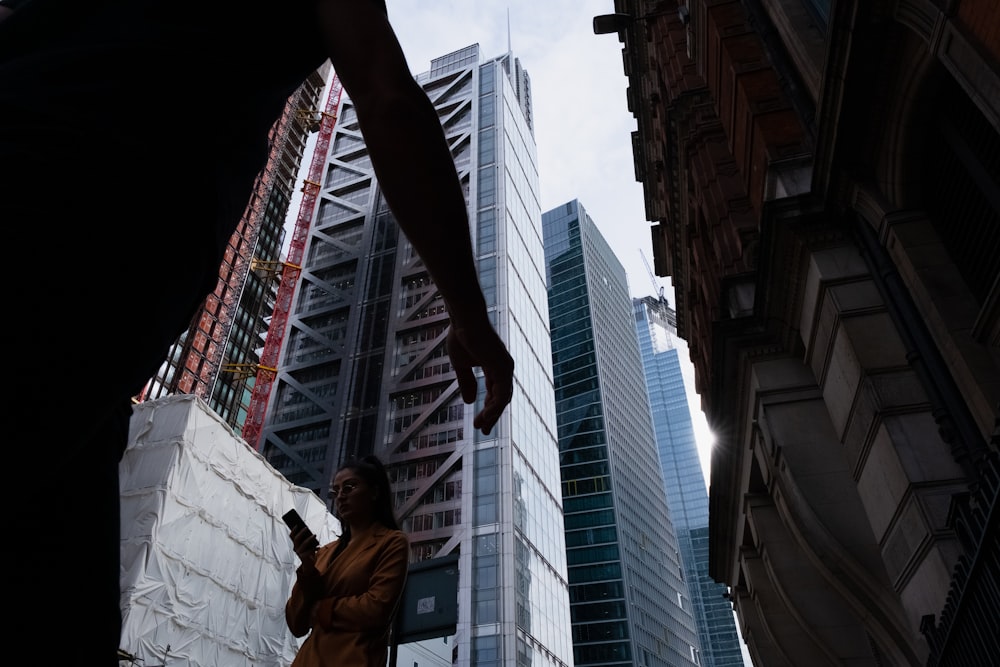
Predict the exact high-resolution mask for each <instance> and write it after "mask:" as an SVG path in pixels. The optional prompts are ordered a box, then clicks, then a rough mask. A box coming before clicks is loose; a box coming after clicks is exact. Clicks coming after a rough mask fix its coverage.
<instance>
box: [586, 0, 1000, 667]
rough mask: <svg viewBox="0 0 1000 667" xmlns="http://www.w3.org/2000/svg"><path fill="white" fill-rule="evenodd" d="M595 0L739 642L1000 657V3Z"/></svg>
mask: <svg viewBox="0 0 1000 667" xmlns="http://www.w3.org/2000/svg"><path fill="white" fill-rule="evenodd" d="M611 4H612V3H609V9H612V10H613V11H614V13H613V14H609V15H606V16H601V17H597V18H595V23H594V27H595V32H598V33H605V32H616V33H617V34H618V37H619V39H620V40H621V41H622V42H623V44H624V64H625V71H626V74H627V75H628V77H629V92H628V100H627V103H628V105H629V108H630V110H631V111H632V112H633V114H634V115H635V117H636V120H637V125H638V128H637V130H636V132H635V133H634V135H633V147H634V154H635V169H636V178H637V180H639V181H641V182H642V183H643V186H644V192H645V198H646V212H647V217H648V219H649V220H650V221H651V223H652V236H653V249H654V268H655V271H656V273H658V274H659V275H664V276H670V277H671V279H672V281H673V284H674V286H675V290H676V294H675V300H676V306H677V328H678V332H679V334H680V335H681V336H682V337H683V338H685V339H686V340H687V342H688V346H689V349H690V355H691V361H692V362H693V364H694V366H695V369H696V382H697V389H698V392H699V393H700V395H701V397H702V403H703V408H704V410H705V412H706V414H707V416H708V419H709V422H710V424H711V426H712V428H713V430H714V431H715V433H716V436H717V439H718V444H717V446H716V449H715V451H714V452H713V460H712V474H711V488H710V520H709V522H710V559H711V565H710V572H711V574H712V576H713V577H714V578H715V579H716V580H717V581H720V582H723V583H726V584H728V585H729V586H730V596H731V600H732V602H733V605H734V609H735V611H736V613H737V616H738V618H739V622H740V624H741V626H742V631H743V636H744V638H745V639H746V640H747V643H748V647H749V649H750V652H751V655H752V657H753V659H754V663H755V664H756V665H758V666H767V667H771V666H773V665H791V666H799V665H810V666H812V665H840V664H852V665H923V664H954V665H985V664H1000V657H998V655H1000V644H998V641H1000V640H998V636H1000V628H998V620H997V619H998V618H1000V592H998V591H1000V585H998V577H1000V574H998V569H1000V551H998V549H1000V547H998V544H1000V540H998V538H997V526H996V522H997V514H996V512H995V508H996V499H997V489H998V486H1000V481H998V477H1000V474H998V470H1000V469H998V463H997V450H998V447H1000V437H998V410H1000V279H998V276H1000V4H998V3H996V2H995V1H994V0H895V1H891V0H742V1H741V0H687V2H686V4H685V3H684V2H678V1H677V0H661V1H643V0H615V2H614V3H613V7H612V6H610V5H611Z"/></svg>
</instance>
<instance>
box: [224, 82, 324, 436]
mask: <svg viewBox="0 0 1000 667" xmlns="http://www.w3.org/2000/svg"><path fill="white" fill-rule="evenodd" d="M342 92H343V87H342V86H341V84H340V78H339V77H338V76H337V74H336V72H334V74H333V80H332V81H331V83H330V93H329V95H328V96H327V100H326V110H325V111H323V112H322V115H321V119H320V126H319V134H318V135H317V137H316V146H315V149H314V151H313V156H312V162H311V164H310V165H309V173H308V175H307V176H306V179H305V182H304V183H303V185H302V200H301V201H300V203H299V214H298V217H297V218H296V220H295V227H294V229H293V231H292V238H291V242H290V244H289V247H288V259H287V260H286V261H285V263H284V266H283V268H282V271H281V282H280V283H279V284H278V293H277V298H276V299H275V303H274V312H273V313H272V315H271V323H270V325H269V326H268V329H267V338H266V340H265V341H264V350H263V351H262V352H261V355H260V364H259V365H258V368H257V379H256V382H255V383H254V388H253V394H252V395H251V397H250V405H249V407H248V410H247V419H246V423H245V424H244V426H243V433H242V437H243V439H244V440H245V441H246V443H247V444H248V445H249V446H250V448H251V449H255V450H256V449H259V448H260V442H259V440H260V434H261V431H262V429H263V427H264V418H265V416H266V415H267V404H268V400H269V399H270V396H271V388H272V386H273V385H274V379H275V377H276V376H277V374H278V358H279V355H280V354H281V345H282V342H283V340H284V338H285V332H286V330H287V328H288V316H289V314H290V313H291V310H292V297H293V296H294V294H295V286H296V284H297V283H298V280H299V275H300V274H301V273H302V257H303V254H304V252H305V246H306V239H307V237H308V235H309V227H310V225H311V224H312V216H313V209H314V208H315V205H316V199H317V197H318V196H319V191H320V188H321V187H322V178H323V169H324V167H325V166H326V156H327V152H328V151H329V147H330V139H331V137H332V136H333V127H334V125H336V124H337V106H338V105H339V104H340V96H341V93H342Z"/></svg>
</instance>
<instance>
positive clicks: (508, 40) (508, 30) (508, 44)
mask: <svg viewBox="0 0 1000 667" xmlns="http://www.w3.org/2000/svg"><path fill="white" fill-rule="evenodd" d="M511 52H512V51H511V48H510V6H508V7H507V53H511Z"/></svg>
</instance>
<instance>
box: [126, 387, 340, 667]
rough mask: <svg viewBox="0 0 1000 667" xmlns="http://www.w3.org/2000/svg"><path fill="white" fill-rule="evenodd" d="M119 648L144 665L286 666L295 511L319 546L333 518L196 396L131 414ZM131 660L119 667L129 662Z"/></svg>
mask: <svg viewBox="0 0 1000 667" xmlns="http://www.w3.org/2000/svg"><path fill="white" fill-rule="evenodd" d="M120 472H121V516H122V539H121V558H122V569H121V587H122V616H123V627H122V638H121V643H120V647H121V649H123V650H124V651H127V652H128V653H130V654H132V655H134V656H136V657H138V658H140V659H141V662H137V663H136V664H137V665H142V666H143V667H152V666H153V665H162V664H164V655H165V652H166V649H167V646H168V645H169V647H170V650H169V654H168V655H167V656H166V664H167V665H168V666H169V667H195V666H203V667H230V666H232V667H245V666H250V665H252V666H254V667H272V666H273V667H284V666H287V665H288V664H290V663H291V661H292V659H293V658H294V657H295V653H296V651H297V649H298V646H299V641H298V640H296V639H295V638H294V637H293V636H292V635H291V633H290V632H289V631H288V628H287V627H286V625H285V616H284V607H285V600H286V599H287V597H288V594H289V592H290V591H291V586H292V583H293V581H294V577H295V568H296V567H297V566H298V563H299V561H298V558H297V557H296V556H295V552H294V551H292V543H291V540H290V539H289V538H288V529H287V527H286V526H285V524H284V523H283V522H282V520H281V515H282V514H284V512H285V511H287V510H288V509H290V508H292V507H294V508H296V509H297V510H298V512H299V514H301V515H302V517H303V518H304V519H305V521H306V523H307V524H308V525H309V527H310V528H312V529H313V531H315V532H316V533H317V535H318V537H319V540H320V543H326V542H328V541H330V540H332V539H334V538H335V536H336V535H337V534H338V533H339V525H338V523H337V520H336V519H334V518H333V516H332V515H330V514H329V512H328V511H327V508H326V505H325V504H324V503H323V501H322V500H320V499H319V498H318V497H317V496H316V494H314V493H313V492H312V491H310V490H308V489H305V488H302V487H299V486H295V485H293V484H291V483H290V482H289V481H288V480H286V479H285V478H284V477H283V476H281V474H279V473H278V472H277V471H276V470H275V469H274V468H273V467H271V465H270V464H268V463H267V461H265V460H264V459H263V457H261V456H260V455H259V454H258V453H256V452H254V451H253V450H251V449H250V448H249V447H248V446H247V444H246V442H244V441H243V440H241V439H240V438H239V437H237V436H236V435H234V433H233V431H232V429H231V428H230V427H229V426H228V425H227V424H226V423H225V422H224V421H222V419H220V418H219V417H218V415H216V414H215V413H214V412H212V411H211V410H210V409H208V407H207V406H206V405H205V403H204V402H203V401H202V400H201V399H198V398H196V397H194V396H191V395H183V396H169V397H166V398H162V399H158V400H155V401H149V402H146V403H141V404H139V405H136V406H134V414H133V416H132V422H131V427H130V429H129V445H128V449H127V450H126V451H125V455H124V457H123V459H122V462H121V466H120ZM125 664H127V663H125Z"/></svg>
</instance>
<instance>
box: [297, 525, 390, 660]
mask: <svg viewBox="0 0 1000 667" xmlns="http://www.w3.org/2000/svg"><path fill="white" fill-rule="evenodd" d="M336 546H337V541H334V542H331V543H329V544H327V545H324V546H322V547H320V549H319V551H318V552H317V554H316V569H317V571H318V572H319V576H318V577H316V578H315V579H306V578H304V577H302V576H301V575H300V576H299V577H298V578H297V579H296V581H295V585H294V586H293V587H292V593H291V595H290V596H289V598H288V602H286V603H285V622H286V623H287V624H288V628H289V629H290V630H291V631H292V634H293V635H295V636H296V637H302V636H303V635H305V634H306V633H309V632H310V631H311V634H309V637H308V638H307V639H306V641H305V643H303V644H302V646H301V647H300V648H299V652H298V654H297V655H296V656H295V660H294V662H292V667H368V666H371V667H384V666H385V664H386V660H387V658H388V643H389V629H390V626H391V624H392V618H393V614H394V613H395V610H396V606H397V605H398V604H399V600H400V598H401V597H402V594H403V586H404V584H405V583H406V569H407V560H408V552H409V541H408V540H407V538H406V535H405V534H404V533H403V532H401V531H398V530H390V529H388V528H384V527H382V526H375V527H374V528H373V529H372V530H371V532H369V533H368V534H367V535H364V536H358V537H352V538H351V543H350V544H349V545H348V546H347V548H345V549H344V551H343V553H341V554H340V555H339V556H338V557H337V558H336V559H334V560H332V561H331V556H332V554H333V551H334V549H335V548H336ZM314 605H315V607H316V613H315V619H316V624H315V625H312V626H311V624H310V620H309V619H310V616H311V612H312V607H313V606H314Z"/></svg>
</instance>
